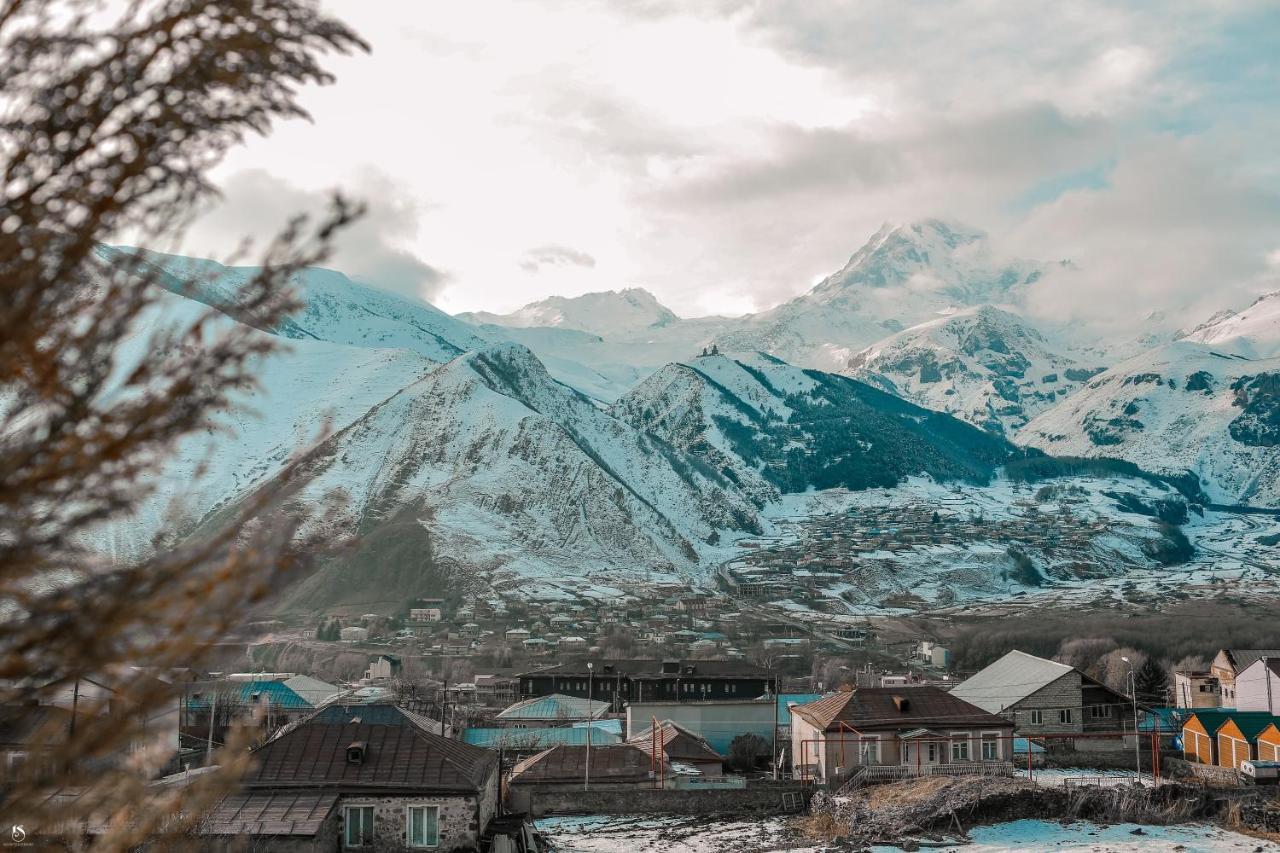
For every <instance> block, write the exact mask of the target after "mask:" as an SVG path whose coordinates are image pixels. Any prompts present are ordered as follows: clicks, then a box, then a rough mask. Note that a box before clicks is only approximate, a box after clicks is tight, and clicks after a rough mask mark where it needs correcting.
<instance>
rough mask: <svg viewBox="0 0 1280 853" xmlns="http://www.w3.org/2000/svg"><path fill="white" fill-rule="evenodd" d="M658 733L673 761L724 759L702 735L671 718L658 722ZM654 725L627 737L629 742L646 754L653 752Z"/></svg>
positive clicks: (664, 749) (663, 747)
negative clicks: (674, 721)
mask: <svg viewBox="0 0 1280 853" xmlns="http://www.w3.org/2000/svg"><path fill="white" fill-rule="evenodd" d="M658 734H659V736H660V737H661V738H662V751H663V753H664V754H665V755H666V756H667V758H668V759H670V760H673V761H723V760H724V756H722V755H721V754H720V753H718V752H716V751H715V750H714V749H712V748H711V744H709V743H707V741H706V739H705V738H703V737H702V736H701V735H697V734H694V733H693V732H691V731H689V730H688V729H686V728H685V727H684V726H681V725H677V724H676V723H673V722H671V721H670V720H663V721H662V722H661V723H659V724H658ZM654 740H655V738H654V735H653V725H652V724H650V726H649V727H648V728H645V729H641V730H640V731H638V732H636V733H635V735H633V736H632V737H630V738H628V739H627V743H630V744H635V745H636V746H638V747H640V749H642V750H643V751H644V754H645V755H652V754H653V747H654Z"/></svg>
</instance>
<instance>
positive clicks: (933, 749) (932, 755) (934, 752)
mask: <svg viewBox="0 0 1280 853" xmlns="http://www.w3.org/2000/svg"><path fill="white" fill-rule="evenodd" d="M937 760H938V745H937V744H936V743H931V744H929V763H930V764H933V763H934V762H936V761H937Z"/></svg>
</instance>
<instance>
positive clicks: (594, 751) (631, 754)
mask: <svg viewBox="0 0 1280 853" xmlns="http://www.w3.org/2000/svg"><path fill="white" fill-rule="evenodd" d="M586 764H587V748H586V747H585V746H568V745H561V746H553V747H551V748H550V749H544V750H543V751H542V752H539V753H538V754H537V755H531V756H529V757H528V758H526V759H525V760H524V761H521V762H520V763H519V764H517V765H516V766H515V767H514V768H512V770H511V784H513V785H519V784H534V783H538V782H578V781H583V780H584V779H585V776H586ZM652 764H653V761H652V759H650V758H649V755H648V754H647V753H645V752H644V751H643V750H641V749H640V748H639V747H637V746H634V745H632V744H629V743H619V744H612V745H610V746H593V747H591V778H592V779H593V780H597V779H598V780H599V781H600V782H647V781H649V778H650V776H649V772H650V770H651V769H652Z"/></svg>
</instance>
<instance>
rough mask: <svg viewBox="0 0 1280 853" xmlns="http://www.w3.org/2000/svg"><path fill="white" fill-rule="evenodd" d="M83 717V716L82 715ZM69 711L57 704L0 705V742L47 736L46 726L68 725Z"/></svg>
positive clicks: (12, 742)
mask: <svg viewBox="0 0 1280 853" xmlns="http://www.w3.org/2000/svg"><path fill="white" fill-rule="evenodd" d="M82 719H83V717H82ZM70 725H71V712H70V711H69V710H67V709H66V708H60V707H58V706H57V705H0V743H2V744H9V745H14V746H17V745H21V744H27V743H30V742H31V741H32V739H33V738H35V736H36V735H37V734H38V735H41V736H42V737H47V736H48V731H47V729H46V727H54V726H56V727H59V728H63V727H68V726H70Z"/></svg>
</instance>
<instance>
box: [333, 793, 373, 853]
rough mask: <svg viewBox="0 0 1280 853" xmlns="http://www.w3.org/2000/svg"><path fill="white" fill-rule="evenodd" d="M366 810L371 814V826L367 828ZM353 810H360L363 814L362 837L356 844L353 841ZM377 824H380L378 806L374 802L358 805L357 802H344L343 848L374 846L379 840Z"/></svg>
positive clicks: (354, 848) (361, 820)
mask: <svg viewBox="0 0 1280 853" xmlns="http://www.w3.org/2000/svg"><path fill="white" fill-rule="evenodd" d="M366 811H367V812H368V814H369V826H368V827H367V828H366V827H365V825H364V813H365V812H366ZM352 812H359V813H360V814H361V818H360V838H359V841H358V842H357V843H355V844H352V843H351V813H352ZM377 824H378V810H377V807H376V806H374V805H373V804H371V803H365V804H361V805H357V804H345V803H344V804H343V806H342V847H343V849H344V850H359V849H361V848H364V847H372V846H373V845H374V844H375V843H376V842H377V840H378V839H377V837H376V836H375V834H374V833H375V832H376V827H377ZM366 829H367V832H366Z"/></svg>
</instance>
